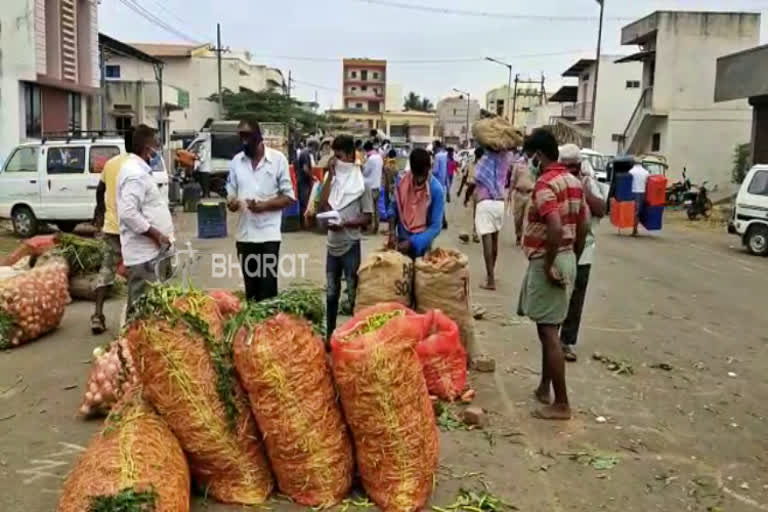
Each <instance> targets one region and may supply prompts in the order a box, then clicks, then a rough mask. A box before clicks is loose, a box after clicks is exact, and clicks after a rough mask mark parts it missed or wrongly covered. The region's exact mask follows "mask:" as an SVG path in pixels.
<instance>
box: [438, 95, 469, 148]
mask: <svg viewBox="0 0 768 512" xmlns="http://www.w3.org/2000/svg"><path fill="white" fill-rule="evenodd" d="M437 119H438V122H439V123H440V134H441V135H442V137H443V141H444V142H445V143H446V144H449V145H452V146H458V145H463V144H464V143H465V141H466V140H467V133H469V140H470V141H471V138H472V129H471V127H472V124H473V123H474V122H475V121H477V120H478V119H480V102H478V101H477V100H473V99H471V100H470V101H467V98H465V97H463V96H453V97H450V98H443V99H442V100H440V101H439V102H438V103H437ZM467 130H469V132H468V131H467Z"/></svg>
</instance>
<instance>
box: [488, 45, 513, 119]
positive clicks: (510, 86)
mask: <svg viewBox="0 0 768 512" xmlns="http://www.w3.org/2000/svg"><path fill="white" fill-rule="evenodd" d="M485 60H487V61H488V62H494V63H496V64H499V65H500V66H504V67H505V68H507V69H508V70H509V82H507V103H506V105H505V107H506V108H509V107H510V102H511V101H512V98H511V96H512V64H507V63H506V62H502V61H500V60H497V59H494V58H493V57H486V58H485ZM513 116H514V114H513V113H512V112H510V113H509V117H508V119H512V117H513ZM510 122H511V123H512V124H514V120H510Z"/></svg>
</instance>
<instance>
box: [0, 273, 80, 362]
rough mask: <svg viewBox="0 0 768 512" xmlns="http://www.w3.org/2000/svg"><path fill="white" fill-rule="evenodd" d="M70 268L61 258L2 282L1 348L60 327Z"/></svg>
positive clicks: (0, 283) (0, 285)
mask: <svg viewBox="0 0 768 512" xmlns="http://www.w3.org/2000/svg"><path fill="white" fill-rule="evenodd" d="M68 273H69V268H68V266H67V264H66V263H65V262H64V261H62V260H60V259H51V260H50V261H49V262H48V263H46V264H45V265H42V266H36V267H35V268H33V269H31V270H29V271H27V272H23V273H22V274H19V275H17V276H14V277H11V278H8V279H5V280H3V281H1V282H0V349H6V348H10V347H14V346H17V345H21V344H22V343H26V342H28V341H32V340H35V339H37V338H39V337H40V336H42V335H43V334H46V333H48V332H50V331H52V330H53V329H55V328H57V327H58V326H59V324H60V323H61V318H62V317H63V316H64V310H65V309H66V307H67V304H69V303H70V302H71V299H70V297H69V278H68Z"/></svg>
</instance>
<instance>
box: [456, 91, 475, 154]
mask: <svg viewBox="0 0 768 512" xmlns="http://www.w3.org/2000/svg"><path fill="white" fill-rule="evenodd" d="M453 90H454V91H456V92H457V93H459V94H461V95H464V94H466V95H467V128H466V130H467V133H466V141H467V148H469V109H470V106H471V101H472V95H471V94H470V93H469V92H467V91H462V90H461V89H456V88H455V87H454V88H453Z"/></svg>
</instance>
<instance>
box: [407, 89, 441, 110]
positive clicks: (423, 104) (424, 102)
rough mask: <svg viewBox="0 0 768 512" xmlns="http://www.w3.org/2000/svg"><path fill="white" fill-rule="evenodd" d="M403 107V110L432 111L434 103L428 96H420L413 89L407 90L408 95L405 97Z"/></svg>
mask: <svg viewBox="0 0 768 512" xmlns="http://www.w3.org/2000/svg"><path fill="white" fill-rule="evenodd" d="M403 107H404V108H405V110H417V111H419V112H432V111H433V110H435V105H434V103H432V102H431V101H430V100H429V99H428V98H422V97H421V96H419V95H418V94H416V93H415V92H413V91H411V92H409V93H408V96H406V97H405V103H404V104H403Z"/></svg>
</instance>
